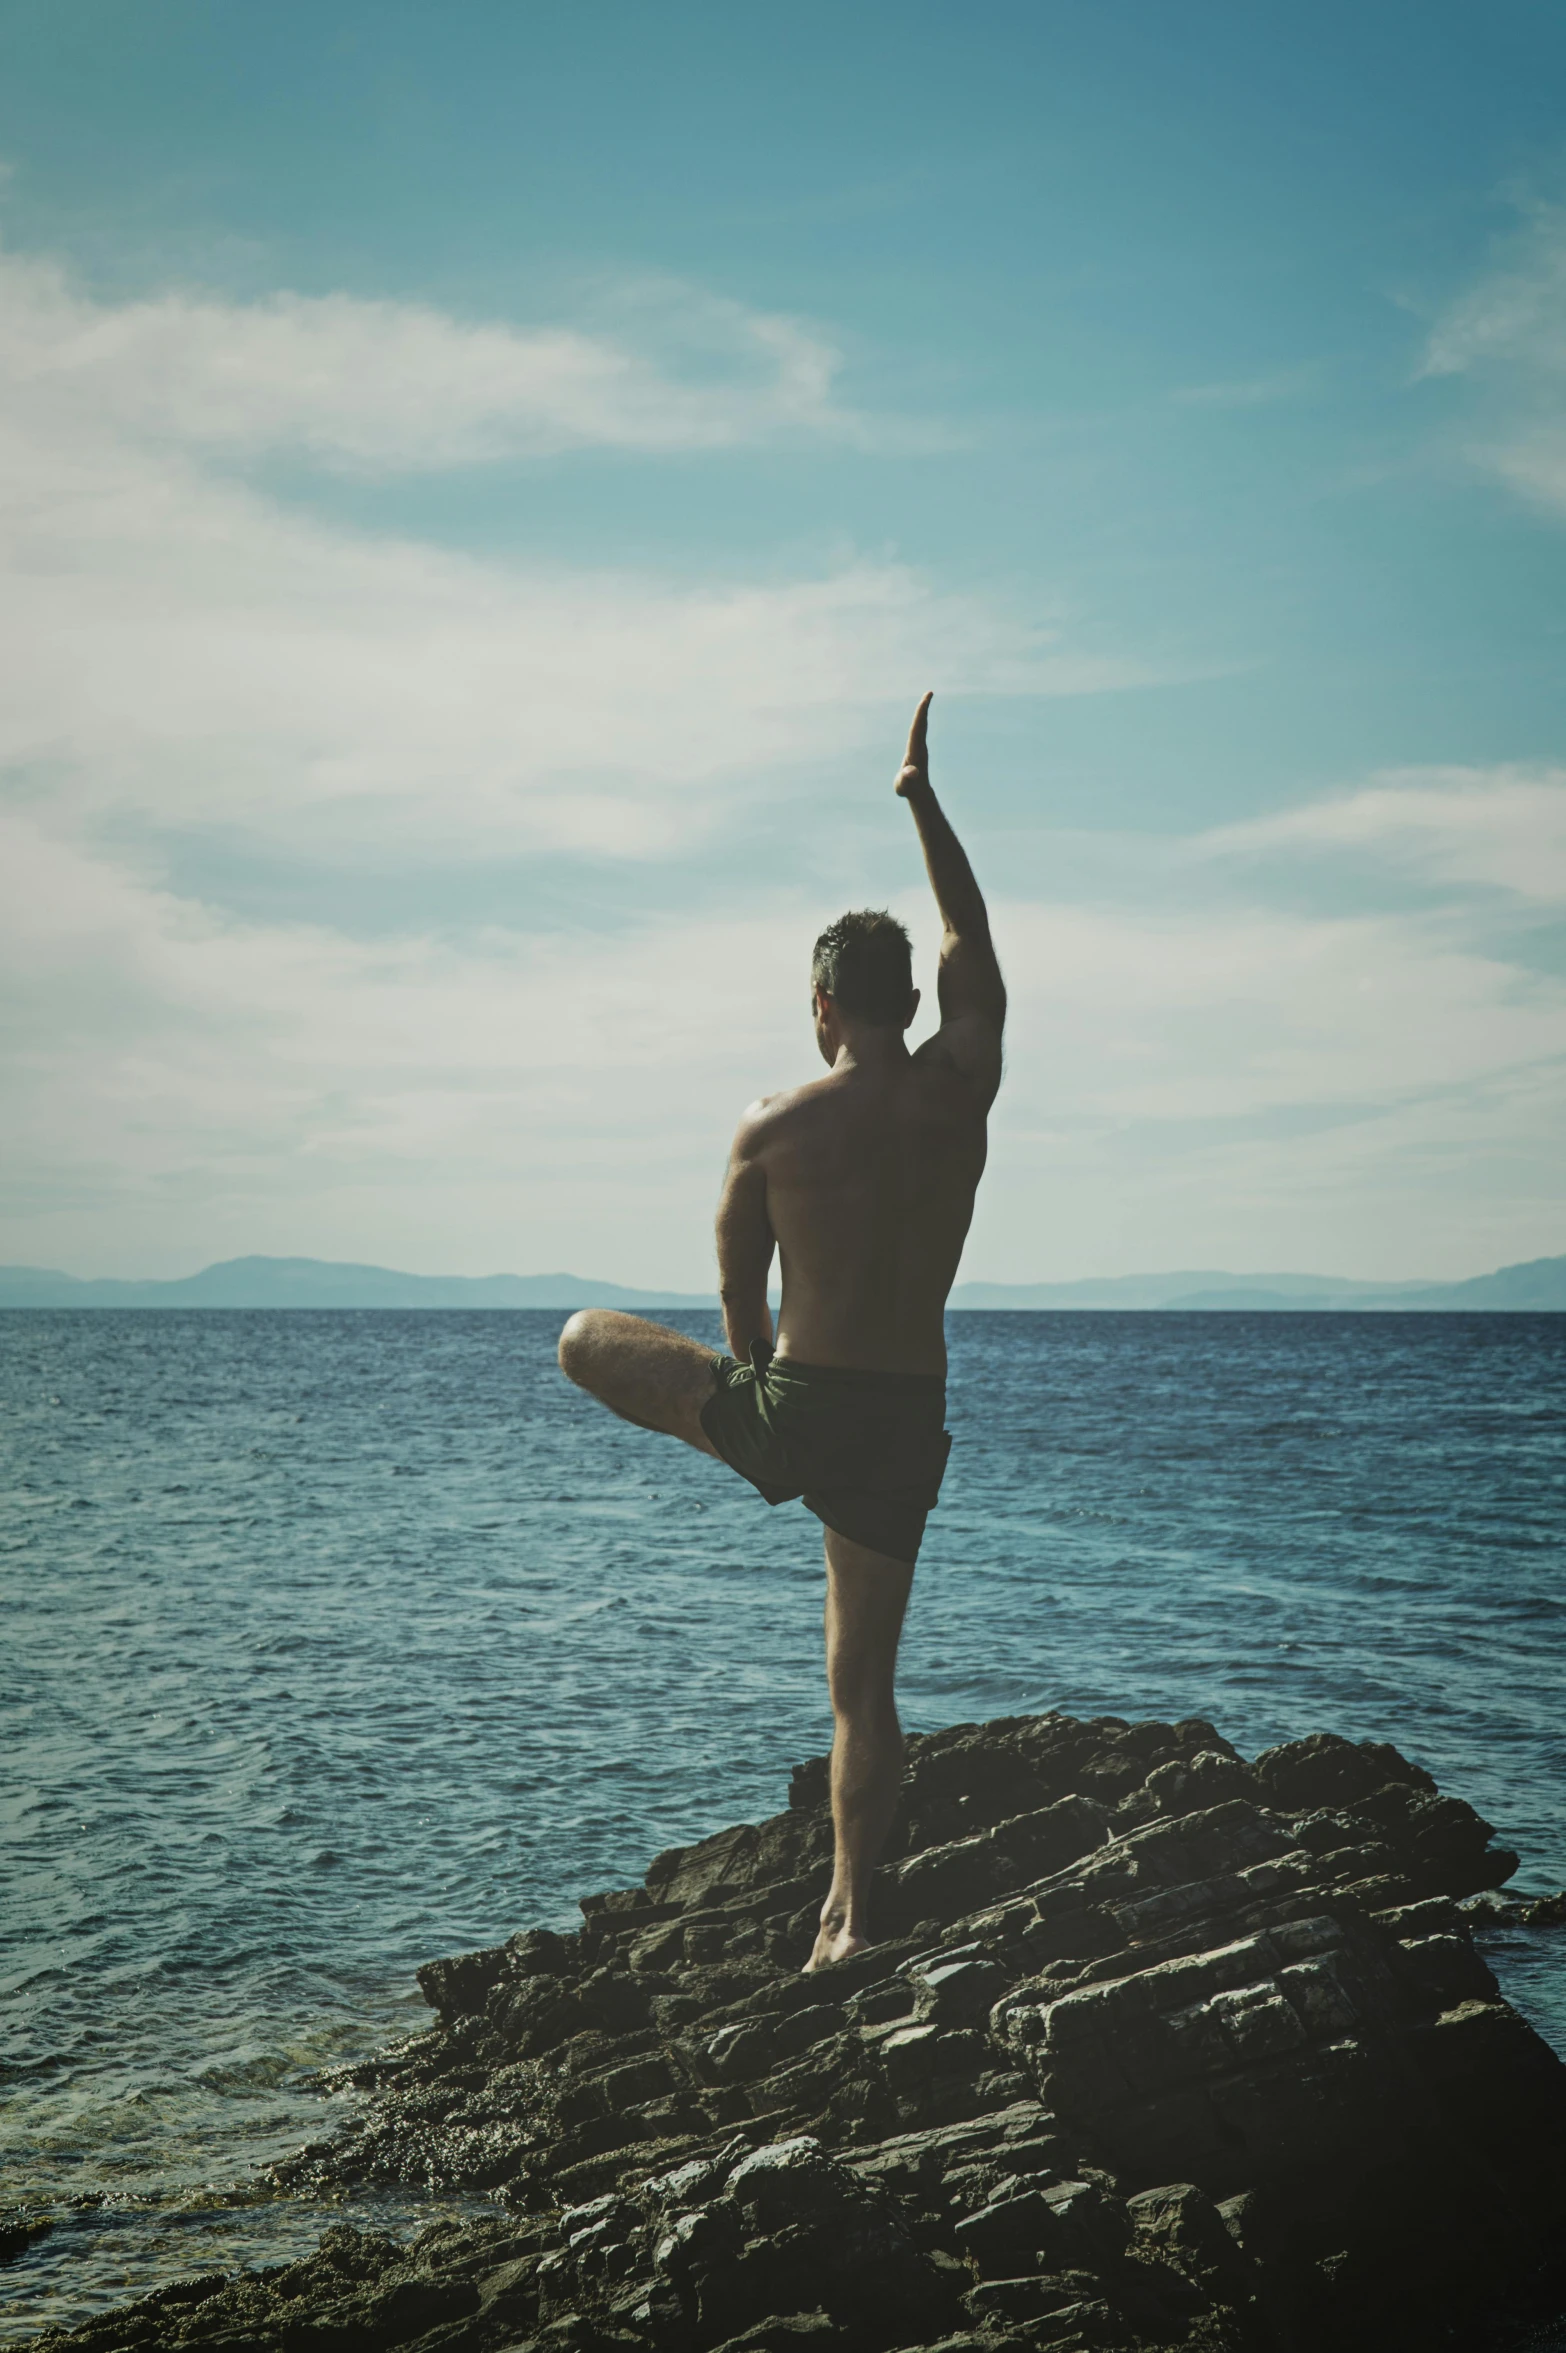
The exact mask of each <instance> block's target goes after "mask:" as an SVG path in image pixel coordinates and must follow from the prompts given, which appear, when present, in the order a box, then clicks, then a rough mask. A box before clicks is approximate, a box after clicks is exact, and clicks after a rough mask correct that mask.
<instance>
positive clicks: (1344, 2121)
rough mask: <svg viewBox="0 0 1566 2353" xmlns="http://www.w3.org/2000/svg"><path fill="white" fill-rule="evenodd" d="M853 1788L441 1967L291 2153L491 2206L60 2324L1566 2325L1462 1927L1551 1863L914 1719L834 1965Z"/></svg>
mask: <svg viewBox="0 0 1566 2353" xmlns="http://www.w3.org/2000/svg"><path fill="white" fill-rule="evenodd" d="M825 1799H826V1767H825V1762H824V1760H820V1759H818V1760H815V1761H813V1762H812V1763H810V1764H808V1765H805V1766H802V1767H800V1768H799V1769H798V1770H797V1771H796V1773H795V1775H794V1781H793V1787H792V1790H791V1793H790V1803H789V1808H788V1810H787V1812H785V1813H783V1814H781V1815H778V1816H777V1817H776V1818H775V1819H773V1820H772V1821H769V1822H764V1823H761V1824H759V1825H751V1824H741V1825H740V1826H738V1827H736V1828H734V1829H731V1830H726V1831H723V1832H721V1833H720V1834H719V1835H718V1836H717V1837H715V1838H709V1839H705V1840H703V1841H702V1842H701V1844H700V1845H698V1846H693V1847H685V1848H677V1849H675V1850H673V1851H672V1852H670V1853H668V1854H664V1855H660V1856H659V1857H658V1858H657V1859H656V1861H655V1862H654V1863H653V1864H652V1866H651V1868H650V1869H649V1871H648V1873H647V1877H646V1881H645V1884H644V1885H643V1886H641V1887H639V1888H633V1889H626V1890H619V1891H616V1892H614V1893H611V1894H606V1895H598V1896H590V1897H588V1898H586V1899H585V1901H584V1902H583V1905H582V1911H583V1925H582V1928H581V1930H580V1931H579V1932H578V1933H577V1934H576V1935H574V1936H560V1935H555V1934H552V1933H550V1932H548V1931H546V1930H533V1931H528V1932H524V1933H522V1934H520V1935H517V1936H514V1937H513V1938H512V1939H511V1940H510V1942H509V1943H508V1944H504V1945H497V1946H495V1947H493V1948H492V1949H490V1950H488V1951H485V1952H478V1953H465V1954H461V1955H459V1956H457V1957H456V1958H454V1959H451V1960H445V1961H435V1962H431V1963H430V1964H429V1965H428V1966H427V1967H426V1968H424V1969H423V1970H421V1971H420V1973H419V1977H420V1984H421V1986H422V1987H423V1989H424V1992H425V1995H426V1997H427V1999H428V2000H429V2002H430V2004H431V2006H432V2007H433V2008H434V2009H435V2010H436V2011H437V2013H438V2017H439V2023H438V2025H437V2026H436V2027H435V2028H434V2029H432V2031H431V2032H429V2033H428V2034H426V2035H424V2036H421V2037H419V2038H418V2039H416V2040H415V2041H413V2042H411V2043H410V2044H407V2045H405V2046H404V2047H403V2048H402V2049H400V2050H398V2051H396V2052H394V2053H392V2054H390V2055H389V2056H388V2057H387V2058H385V2059H384V2060H382V2061H380V2062H378V2063H377V2064H376V2065H374V2066H373V2067H371V2068H368V2069H365V2070H361V2071H360V2073H359V2075H358V2076H357V2078H356V2079H355V2080H357V2081H358V2082H359V2083H360V2084H361V2085H362V2086H363V2088H364V2089H365V2090H366V2091H367V2092H369V2093H370V2094H371V2098H370V2100H369V2102H368V2104H367V2107H366V2110H365V2112H364V2113H363V2115H362V2116H361V2118H360V2119H359V2121H358V2122H357V2124H356V2125H355V2126H354V2127H353V2128H352V2129H350V2130H349V2131H348V2132H347V2133H346V2135H345V2136H344V2137H342V2138H341V2139H339V2140H337V2141H335V2142H332V2143H325V2144H321V2145H319V2146H316V2147H312V2148H309V2149H306V2150H304V2151H303V2152H301V2153H300V2155H299V2156H298V2157H297V2158H295V2159H294V2160H293V2161H292V2162H291V2163H290V2164H289V2166H287V2167H286V2168H284V2169H283V2176H282V2178H283V2184H284V2186H305V2185H315V2184H330V2183H342V2182H352V2181H361V2182H362V2181H388V2182H390V2181H395V2182H399V2183H403V2184H415V2185H423V2186H425V2187H427V2188H428V2189H430V2190H431V2191H443V2190H454V2189H460V2190H468V2191H478V2192H482V2193H484V2194H486V2195H487V2196H489V2197H490V2198H491V2199H492V2200H493V2201H494V2202H495V2204H496V2205H497V2207H499V2208H500V2209H501V2210H502V2211H501V2212H500V2213H498V2214H497V2215H496V2217H495V2218H494V2219H493V2220H485V2221H479V2222H474V2223H464V2224H457V2223H442V2224H438V2225H435V2226H432V2227H431V2228H430V2229H428V2230H426V2231H425V2232H424V2233H423V2234H422V2235H421V2236H420V2237H419V2238H418V2239H416V2240H415V2241H414V2243H413V2245H412V2246H411V2247H410V2248H398V2247H396V2246H394V2245H393V2244H392V2243H391V2242H390V2241H389V2240H383V2239H378V2238H375V2237H371V2236H368V2235H366V2234H362V2233H359V2232H356V2231H354V2230H351V2229H347V2228H339V2229H336V2230H333V2231H330V2232H328V2234H327V2235H326V2237H325V2239H324V2240H323V2241H322V2244H321V2247H320V2250H319V2252H318V2253H317V2254H316V2255H314V2256H312V2257H311V2258H310V2259H309V2260H308V2261H306V2262H302V2263H297V2264H293V2265H290V2266H288V2267H287V2268H284V2269H281V2270H277V2271H272V2272H269V2273H257V2274H253V2275H242V2276H241V2277H240V2278H239V2279H238V2280H237V2281H236V2280H225V2279H221V2278H211V2279H202V2280H193V2281H189V2282H185V2283H182V2284H181V2285H179V2286H177V2287H174V2288H170V2289H167V2290H165V2291H163V2292H162V2293H161V2294H160V2295H155V2296H152V2297H148V2298H146V2299H144V2300H143V2301H142V2302H141V2303H139V2304H136V2305H133V2306H130V2307H128V2308H127V2309H126V2310H124V2311H121V2312H118V2313H114V2314H110V2315H106V2316H104V2317H103V2318H102V2319H99V2320H94V2321H92V2322H90V2323H89V2324H88V2325H86V2326H85V2327H83V2328H80V2329H78V2330H75V2331H73V2332H71V2333H70V2334H69V2335H66V2334H55V2335H53V2336H51V2337H49V2338H46V2339H44V2340H42V2343H44V2344H46V2345H48V2346H51V2347H54V2348H59V2349H60V2353H63V2349H64V2348H65V2347H66V2346H71V2347H74V2348H78V2349H80V2353H110V2349H111V2348H120V2347H127V2348H128V2347H151V2346H162V2345H170V2346H174V2345H180V2346H184V2345H189V2346H212V2347H218V2346H223V2347H233V2348H240V2347H245V2348H260V2349H262V2353H274V2349H275V2353H300V2349H302V2348H306V2347H310V2348H320V2349H321V2353H338V2349H342V2353H347V2349H348V2348H357V2347H381V2346H385V2347H392V2346H397V2347H407V2348H409V2349H410V2353H413V2349H414V2348H417V2349H418V2353H437V2348H439V2349H440V2353H530V2349H537V2353H543V2349H544V2348H552V2349H558V2353H610V2349H611V2348H621V2347H624V2348H631V2347H647V2348H650V2349H651V2353H719V2349H720V2348H721V2349H722V2353H788V2349H794V2348H797V2349H799V2353H805V2349H806V2348H814V2347H818V2346H819V2347H822V2348H826V2347H843V2348H860V2347H863V2348H866V2353H894V2349H913V2348H921V2349H924V2353H983V2349H989V2353H1023V2348H1033V2347H1041V2348H1042V2347H1051V2348H1058V2349H1061V2353H1066V2349H1069V2348H1078V2347H1082V2348H1086V2347H1111V2348H1114V2347H1118V2348H1126V2349H1128V2353H1129V2349H1132V2348H1137V2349H1140V2348H1148V2349H1151V2348H1153V2347H1159V2348H1163V2347H1175V2346H1186V2347H1191V2348H1193V2349H1194V2348H1202V2349H1204V2353H1318V2349H1320V2348H1324V2347H1328V2346H1331V2347H1334V2348H1355V2347H1362V2348H1366V2349H1367V2353H1368V2349H1369V2348H1372V2347H1373V2348H1375V2349H1376V2353H1396V2349H1397V2348H1400V2347H1407V2348H1409V2349H1410V2353H1412V2349H1413V2348H1414V2347H1419V2348H1421V2353H1423V2349H1424V2348H1428V2347H1432V2346H1436V2345H1441V2346H1448V2347H1453V2348H1457V2347H1473V2348H1478V2347H1489V2346H1495V2347H1499V2346H1502V2345H1505V2344H1509V2343H1512V2342H1515V2341H1517V2338H1518V2333H1519V2331H1520V2330H1521V2329H1522V2328H1523V2327H1524V2326H1525V2325H1526V2324H1528V2323H1529V2322H1531V2321H1536V2320H1537V2319H1538V2318H1540V2317H1541V2316H1543V2315H1547V2314H1550V2313H1553V2312H1555V2311H1558V2310H1561V2309H1566V2068H1563V2067H1562V2065H1561V2063H1560V2061H1559V2060H1558V2059H1557V2058H1556V2057H1555V2055H1554V2053H1553V2052H1552V2051H1551V2050H1550V2049H1549V2048H1548V2046H1547V2045H1546V2044H1545V2043H1544V2042H1542V2041H1541V2040H1540V2038H1539V2037H1538V2036H1537V2035H1535V2034H1534V2033H1533V2032H1532V2030H1531V2029H1530V2028H1529V2027H1528V2026H1527V2025H1525V2024H1524V2022H1523V2021H1522V2019H1520V2018H1519V2017H1518V2016H1517V2014H1516V2012H1515V2011H1513V2010H1512V2009H1511V2008H1509V2007H1508V2005H1507V2004H1506V2003H1505V2002H1504V2001H1502V2000H1501V1999H1500V1997H1499V1994H1498V1992H1497V1989H1496V1984H1495V1980H1494V1978H1493V1977H1492V1976H1491V1974H1490V1971H1489V1969H1488V1968H1487V1967H1486V1965H1485V1963H1484V1961H1483V1959H1482V1958H1481V1956H1480V1955H1479V1953H1478V1952H1477V1951H1476V1949H1475V1947H1474V1944H1473V1941H1472V1938H1471V1935H1470V1931H1469V1925H1468V1920H1467V1919H1466V1918H1465V1916H1464V1914H1463V1913H1462V1912H1461V1911H1460V1910H1459V1908H1458V1905H1459V1900H1460V1899H1462V1898H1465V1897H1473V1896H1475V1895H1478V1894H1481V1893H1482V1892H1483V1891H1485V1890H1488V1889H1491V1888H1494V1887H1497V1886H1499V1885H1500V1884H1501V1883H1502V1882H1503V1881H1504V1880H1505V1879H1506V1878H1507V1877H1508V1876H1509V1875H1510V1874H1511V1872H1512V1871H1513V1870H1514V1868H1515V1857H1513V1856H1512V1855H1510V1854H1507V1853H1506V1852H1504V1851H1502V1850H1497V1849H1496V1848H1494V1847H1492V1846H1491V1844H1490V1837H1491V1833H1490V1830H1489V1827H1488V1825H1487V1824H1486V1823H1484V1822H1482V1821H1481V1820H1480V1819H1479V1818H1478V1816H1477V1815H1476V1814H1475V1813H1474V1812H1473V1811H1472V1809H1471V1808H1470V1807H1468V1806H1466V1805H1464V1804H1462V1803H1461V1802H1460V1801H1458V1800H1456V1799H1453V1798H1450V1797H1445V1796H1442V1795H1441V1794H1440V1793H1439V1792H1438V1790H1437V1789H1436V1787H1435V1785H1434V1783H1433V1782H1432V1781H1431V1780H1430V1778H1429V1776H1428V1775H1427V1774H1425V1773H1423V1772H1421V1771H1420V1770H1419V1769H1418V1768H1417V1767H1416V1766H1413V1765H1411V1764H1409V1763H1408V1762H1407V1760H1406V1759H1405V1758H1403V1757H1401V1756H1400V1755H1399V1754H1398V1752H1397V1751H1396V1750H1395V1749H1393V1748H1388V1747H1384V1746H1381V1745H1379V1744H1377V1743H1370V1742H1362V1743H1357V1744H1356V1743H1351V1742H1348V1741H1344V1740H1339V1739H1336V1738H1334V1737H1332V1736H1331V1735H1325V1734H1324V1735H1318V1736H1316V1737H1314V1738H1312V1739H1309V1740H1304V1741H1295V1742H1290V1743H1289V1744H1288V1745H1287V1746H1285V1747H1282V1748H1276V1749H1272V1750H1270V1751H1268V1752H1267V1753H1266V1754H1265V1755H1263V1756H1260V1757H1258V1758H1256V1759H1255V1761H1254V1762H1253V1763H1251V1764H1246V1763H1244V1762H1243V1761H1242V1760H1241V1759H1240V1758H1239V1757H1238V1756H1237V1755H1236V1753H1235V1751H1234V1750H1233V1749H1232V1748H1231V1747H1230V1746H1229V1744H1228V1743H1227V1742H1226V1741H1225V1740H1223V1739H1222V1738H1221V1737H1220V1736H1219V1734H1218V1733H1217V1732H1215V1731H1214V1729H1213V1727H1212V1726H1211V1725H1209V1724H1205V1723H1200V1722H1189V1723H1182V1724H1174V1725H1170V1724H1156V1723H1144V1724H1127V1723H1124V1722H1121V1721H1120V1720H1119V1719H1116V1718H1099V1719H1097V1720H1095V1721H1093V1722H1090V1723H1078V1722H1075V1721H1073V1720H1072V1719H1070V1718H1068V1717H1064V1716H1058V1715H1051V1716H1040V1717H1022V1718H1014V1719H1010V1720H1007V1721H1003V1722H999V1723H993V1724H987V1725H982V1726H971V1725H969V1726H958V1727H956V1728H954V1729H952V1730H950V1731H946V1732H941V1733H936V1734H932V1735H930V1736H928V1737H926V1738H923V1739H916V1740H913V1741H911V1742H910V1744H909V1772H908V1783H907V1791H906V1798H905V1803H904V1806H903V1810H902V1813H901V1816H900V1818H899V1823H898V1826H897V1829H896V1831H895V1832H894V1836H893V1841H892V1845H891V1849H890V1856H891V1859H890V1860H889V1862H888V1863H887V1864H886V1865H885V1866H884V1867H883V1869H882V1871H881V1873H880V1875H879V1882H878V1887H879V1896H878V1928H879V1933H880V1935H881V1936H882V1938H883V1940H884V1941H883V1942H882V1943H880V1944H879V1945H877V1946H876V1948H875V1949H874V1950H873V1951H870V1952H867V1953H864V1954H861V1955H860V1956H858V1957H857V1958H856V1959H855V1960H853V1961H850V1962H847V1963H844V1964H843V1965H841V1966H840V1967H838V1968H835V1969H833V1970H831V1971H829V1972H826V1973H823V1974H821V1975H817V1976H811V1977H806V1976H802V1975H801V1974H799V1963H800V1959H801V1956H802V1955H803V1953H804V1952H805V1951H807V1950H808V1948H809V1944H810V1940H811V1936H812V1933H813V1929H814V1920H815V1913H816V1911H817V1908H818V1907H819V1904H820V1900H821V1895H822V1892H823V1889H824V1886H825V1880H826V1875H827V1871H828V1867H829V1862H830V1850H831V1828H830V1822H829V1819H828V1815H827V1809H826V1803H825Z"/></svg>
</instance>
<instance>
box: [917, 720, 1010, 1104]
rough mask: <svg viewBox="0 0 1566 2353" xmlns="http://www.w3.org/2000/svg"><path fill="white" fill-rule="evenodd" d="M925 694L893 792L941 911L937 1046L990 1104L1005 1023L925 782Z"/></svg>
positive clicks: (972, 893) (983, 930)
mask: <svg viewBox="0 0 1566 2353" xmlns="http://www.w3.org/2000/svg"><path fill="white" fill-rule="evenodd" d="M929 719H930V697H929V696H928V695H926V696H925V698H924V700H923V702H922V703H921V704H920V705H919V708H918V710H917V711H916V712H915V713H914V722H913V726H912V728H911V729H910V730H909V735H908V749H907V751H906V753H905V754H904V756H903V765H902V769H901V771H900V772H899V775H898V778H897V791H898V792H899V794H900V795H901V796H902V798H903V799H904V800H905V801H906V802H907V803H908V806H909V808H910V809H912V811H913V817H914V823H915V825H917V827H918V828H919V846H920V848H921V849H922V850H923V851H924V864H925V871H926V873H927V874H928V875H929V877H930V888H931V890H932V891H934V893H935V903H936V906H937V907H938V908H939V909H940V912H941V922H942V923H943V925H944V926H945V929H944V931H943V933H942V935H941V968H940V978H939V982H938V984H937V987H938V994H939V998H940V1007H941V1028H940V1032H939V1044H940V1047H941V1050H942V1052H943V1054H944V1055H946V1056H947V1057H948V1058H949V1059H950V1060H951V1061H953V1062H955V1063H956V1065H957V1067H958V1069H959V1070H961V1071H962V1073H963V1076H964V1077H965V1078H967V1079H969V1080H970V1081H971V1082H972V1084H973V1085H974V1086H975V1087H976V1088H977V1089H978V1091H979V1092H980V1093H981V1094H982V1095H983V1097H984V1100H985V1101H986V1103H989V1102H991V1101H993V1099H994V1096H995V1091H996V1089H997V1088H998V1087H999V1085H1000V1074H1001V1031H1002V1030H1003V1029H1004V1027H1005V1025H1006V984H1005V982H1004V981H1003V980H1002V979H1001V971H1000V966H999V964H998V963H997V962H996V960H995V949H994V946H993V944H992V943H991V940H990V919H989V916H988V915H987V913H986V912H985V906H984V898H983V895H982V893H981V892H980V889H979V886H978V884H977V883H976V882H975V881H974V879H973V868H972V867H971V866H970V865H969V863H968V860H967V856H966V854H965V852H964V850H963V846H962V844H961V842H960V841H959V840H958V839H957V836H956V835H955V834H954V833H953V831H952V829H951V827H950V825H949V824H948V823H947V821H946V816H945V812H944V811H943V810H942V808H941V804H940V802H939V801H938V800H937V799H936V797H935V790H934V787H933V786H932V785H931V783H930V757H929V750H928V747H927V741H926V730H927V728H928V726H929Z"/></svg>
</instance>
